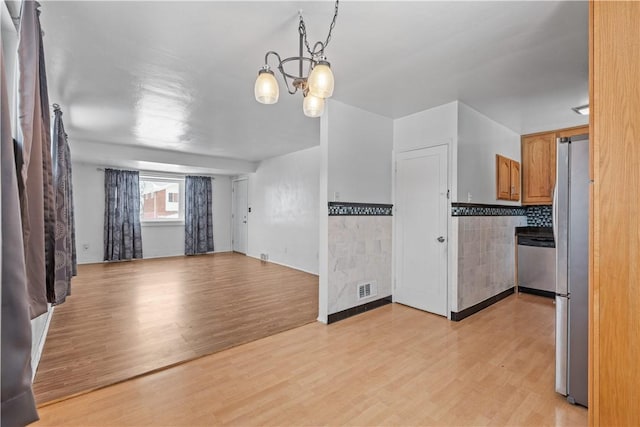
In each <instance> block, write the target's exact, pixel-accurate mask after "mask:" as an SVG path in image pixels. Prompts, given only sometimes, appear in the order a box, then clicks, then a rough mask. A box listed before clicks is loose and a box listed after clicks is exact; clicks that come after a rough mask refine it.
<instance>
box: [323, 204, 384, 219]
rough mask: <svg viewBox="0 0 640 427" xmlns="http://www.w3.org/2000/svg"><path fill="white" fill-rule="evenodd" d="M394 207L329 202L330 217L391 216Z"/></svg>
mask: <svg viewBox="0 0 640 427" xmlns="http://www.w3.org/2000/svg"><path fill="white" fill-rule="evenodd" d="M392 210H393V205H384V204H379V203H349V202H329V216H337V215H351V216H353V215H359V216H391V215H392Z"/></svg>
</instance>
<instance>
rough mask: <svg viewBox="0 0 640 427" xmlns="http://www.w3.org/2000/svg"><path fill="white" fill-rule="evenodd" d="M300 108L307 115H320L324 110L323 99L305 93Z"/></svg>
mask: <svg viewBox="0 0 640 427" xmlns="http://www.w3.org/2000/svg"><path fill="white" fill-rule="evenodd" d="M302 110H303V111H304V115H305V116H307V117H320V116H321V115H322V112H323V111H324V99H323V98H318V97H317V96H313V95H311V93H309V94H307V96H305V97H304V101H303V102H302Z"/></svg>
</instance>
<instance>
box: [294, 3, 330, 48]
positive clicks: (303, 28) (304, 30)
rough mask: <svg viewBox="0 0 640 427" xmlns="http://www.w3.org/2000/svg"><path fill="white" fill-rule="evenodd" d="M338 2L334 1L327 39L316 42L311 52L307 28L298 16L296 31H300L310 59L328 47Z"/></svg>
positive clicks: (302, 19)
mask: <svg viewBox="0 0 640 427" xmlns="http://www.w3.org/2000/svg"><path fill="white" fill-rule="evenodd" d="M339 2H340V0H336V4H335V7H334V13H333V19H332V20H331V25H329V34H327V39H326V40H325V42H324V43H322V42H317V43H316V44H315V45H314V46H313V50H312V49H311V47H310V46H309V41H308V40H307V27H306V25H305V23H304V18H303V17H302V14H300V25H299V27H298V31H300V34H302V36H303V38H304V44H305V46H306V47H307V52H309V55H311V56H312V57H316V56H318V55H320V54H322V53H324V50H325V48H326V47H327V46H328V45H329V41H330V40H331V33H332V32H333V28H334V27H335V26H336V19H337V18H338V3H339ZM318 45H320V49H319V50H317V51H316V46H318Z"/></svg>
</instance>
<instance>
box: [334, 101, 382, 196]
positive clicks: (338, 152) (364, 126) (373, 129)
mask: <svg viewBox="0 0 640 427" xmlns="http://www.w3.org/2000/svg"><path fill="white" fill-rule="evenodd" d="M324 116H325V120H326V121H327V124H328V127H327V130H326V132H328V135H327V136H328V138H329V139H328V140H329V145H328V164H327V167H328V170H327V174H328V184H327V185H328V188H327V194H328V199H329V200H330V201H336V199H335V193H336V192H338V193H339V201H344V202H363V203H391V151H392V149H393V120H391V119H390V118H388V117H383V116H379V115H377V114H374V113H370V112H368V111H365V110H361V109H359V108H356V107H352V106H350V105H347V104H343V103H341V102H338V101H335V100H330V101H328V102H327V105H326V109H325V113H324Z"/></svg>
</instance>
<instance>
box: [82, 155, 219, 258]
mask: <svg viewBox="0 0 640 427" xmlns="http://www.w3.org/2000/svg"><path fill="white" fill-rule="evenodd" d="M72 148H73V147H72ZM97 168H98V167H97V166H96V165H93V164H88V163H78V162H74V163H73V199H74V208H75V222H76V250H77V253H78V263H79V264H85V263H92V262H102V259H103V225H104V172H103V171H99V170H98V169H97ZM213 243H214V246H215V252H225V251H230V250H231V179H230V178H229V177H228V176H224V175H219V176H215V177H214V180H213ZM85 244H87V245H89V248H88V249H87V250H85V249H84V245H85ZM142 253H143V256H144V258H155V257H164V256H176V255H184V225H182V224H180V225H150V226H144V225H143V227H142Z"/></svg>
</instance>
